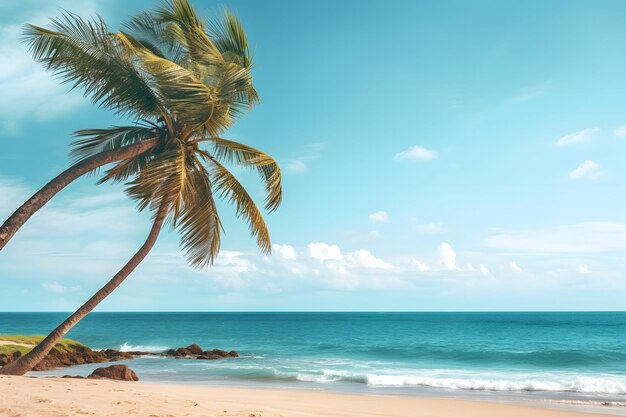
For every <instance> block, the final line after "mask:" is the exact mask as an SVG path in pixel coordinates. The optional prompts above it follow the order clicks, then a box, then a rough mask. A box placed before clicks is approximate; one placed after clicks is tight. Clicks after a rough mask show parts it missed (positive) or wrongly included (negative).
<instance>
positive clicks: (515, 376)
mask: <svg viewBox="0 0 626 417" xmlns="http://www.w3.org/2000/svg"><path fill="white" fill-rule="evenodd" d="M65 316H66V314H62V313H0V333H26V334H33V333H39V334H45V333H47V332H48V331H49V330H51V329H52V328H54V327H55V326H56V325H57V324H58V323H60V322H61V321H62V320H63V319H64V318H65ZM68 337H71V338H74V339H77V340H79V341H81V342H83V343H85V344H86V345H88V346H90V347H92V348H116V349H123V350H145V351H163V350H165V349H168V348H175V347H179V346H187V345H189V344H191V343H198V344H199V345H201V346H202V347H203V348H205V349H210V348H220V349H225V350H237V351H238V352H240V354H241V355H242V357H241V358H237V359H228V360H220V361H197V360H196V361H194V360H177V359H172V358H154V357H145V358H139V359H135V360H133V361H130V362H129V365H130V366H131V367H132V368H133V369H134V370H135V371H136V372H137V374H138V375H139V377H140V378H141V379H142V380H144V381H155V382H170V383H171V382H185V383H199V384H238V385H248V384H255V385H258V384H260V385H264V386H276V387H280V386H290V387H293V386H296V387H297V386H301V387H303V388H311V387H319V388H325V389H338V390H357V391H366V392H386V393H400V394H404V393H407V394H412V393H414V394H435V395H452V396H468V395H469V396H472V395H473V396H476V395H479V396H480V395H494V394H498V395H501V396H502V395H504V396H505V397H506V396H508V397H512V398H515V397H524V398H526V397H531V398H533V399H536V400H552V401H563V402H571V403H577V402H585V403H591V404H593V403H603V402H609V403H612V404H617V405H620V404H621V405H626V313H612V312H610V313H609V312H606V313H605V312H598V313H94V314H91V315H90V316H89V317H87V318H86V319H85V320H83V321H82V322H81V323H80V324H79V325H78V326H77V327H76V328H75V329H74V330H72V331H71V332H70V334H69V335H68ZM100 366H101V365H100ZM95 367H96V366H95V365H81V366H77V367H74V368H72V369H61V370H58V371H50V372H46V373H45V374H46V375H48V374H56V375H58V374H61V375H62V374H67V373H71V374H82V375H86V374H88V373H89V372H91V370H93V369H94V368H95Z"/></svg>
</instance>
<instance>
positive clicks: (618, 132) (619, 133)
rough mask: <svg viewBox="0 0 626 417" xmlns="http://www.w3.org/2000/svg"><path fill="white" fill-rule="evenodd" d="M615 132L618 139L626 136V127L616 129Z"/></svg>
mask: <svg viewBox="0 0 626 417" xmlns="http://www.w3.org/2000/svg"><path fill="white" fill-rule="evenodd" d="M613 132H614V133H615V136H618V137H624V136H626V125H624V126H619V127H616V128H615V130H614V131H613Z"/></svg>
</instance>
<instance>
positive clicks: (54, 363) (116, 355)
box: [0, 345, 153, 371]
mask: <svg viewBox="0 0 626 417" xmlns="http://www.w3.org/2000/svg"><path fill="white" fill-rule="evenodd" d="M141 355H153V353H149V352H120V351H118V350H114V349H105V350H92V349H90V348H88V347H87V346H83V345H70V346H69V349H68V350H59V349H56V348H53V349H52V350H51V351H50V352H49V353H48V355H46V357H45V358H43V360H42V361H41V362H39V364H37V366H35V368H33V371H48V370H50V369H55V368H64V367H67V366H72V365H82V364H85V363H105V362H115V361H121V360H127V359H133V358H135V357H137V356H141ZM20 356H21V354H20V352H15V353H13V355H0V366H4V365H6V364H7V363H9V362H12V361H14V360H16V359H17V358H19V357H20Z"/></svg>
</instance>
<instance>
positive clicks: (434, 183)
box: [0, 0, 626, 311]
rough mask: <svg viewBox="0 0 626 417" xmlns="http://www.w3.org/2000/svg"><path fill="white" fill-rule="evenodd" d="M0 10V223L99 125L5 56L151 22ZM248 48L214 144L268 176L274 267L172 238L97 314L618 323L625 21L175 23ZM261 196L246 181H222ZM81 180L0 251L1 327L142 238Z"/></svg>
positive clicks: (254, 9)
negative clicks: (241, 27) (65, 29)
mask: <svg viewBox="0 0 626 417" xmlns="http://www.w3.org/2000/svg"><path fill="white" fill-rule="evenodd" d="M75 3H76V2H73V1H69V0H55V1H35V0H26V1H21V2H19V3H14V4H10V5H7V4H2V5H0V92H1V96H2V97H1V98H0V126H1V127H2V129H1V130H0V146H1V148H0V149H2V152H0V217H2V219H4V218H6V217H7V216H8V215H9V214H10V213H11V212H12V211H13V210H14V209H15V208H17V207H18V206H19V205H20V204H21V203H22V202H23V201H24V200H25V199H26V198H27V197H28V196H29V195H30V194H31V193H32V192H34V191H35V190H36V189H37V188H38V187H40V186H42V185H43V184H44V183H45V182H46V181H48V180H49V179H51V178H52V177H53V176H54V175H56V174H57V173H58V172H60V171H61V170H62V169H63V168H64V167H66V166H67V164H68V156H67V149H68V144H69V143H70V141H71V133H72V132H73V131H75V130H77V129H81V128H98V127H106V126H109V125H111V124H115V123H122V121H120V120H119V119H116V118H115V117H114V116H112V115H111V114H109V113H107V112H103V111H101V110H99V109H97V108H95V106H93V105H92V104H91V103H90V102H89V101H88V100H86V99H84V98H82V96H81V95H80V93H79V92H72V93H69V94H68V93H67V88H66V87H65V86H63V85H60V84H59V83H58V81H56V80H54V79H53V78H52V77H51V76H50V75H49V74H47V73H46V72H45V71H43V69H42V68H41V67H40V66H38V65H37V64H35V63H33V62H32V60H31V59H30V58H29V56H28V54H27V53H26V51H25V47H24V45H23V44H20V43H19V30H20V25H22V24H23V23H25V22H34V23H39V24H43V23H45V21H46V18H48V17H51V16H55V15H57V14H58V10H59V8H67V9H69V10H71V11H75V12H77V13H79V14H81V15H84V16H88V15H93V14H94V13H99V14H101V15H102V16H103V17H104V18H105V19H106V20H107V21H108V22H110V24H111V26H112V27H113V28H116V27H117V25H118V24H119V23H120V22H121V21H123V20H124V19H125V18H127V17H128V16H130V15H132V14H133V13H135V12H137V11H139V10H142V9H145V8H149V7H152V6H154V5H155V4H156V3H157V2H155V1H147V0H145V1H137V2H127V1H126V2H122V1H106V2H105V1H98V0H86V1H82V2H80V4H75ZM195 4H196V5H197V6H198V8H199V9H200V10H201V11H202V12H203V13H204V14H205V15H207V16H210V15H211V14H214V13H217V12H219V10H220V7H221V6H223V5H224V4H225V5H227V6H228V7H229V8H231V9H233V10H235V11H236V12H237V13H238V14H239V15H240V16H241V18H242V20H243V21H244V24H245V26H246V29H247V31H248V34H249V37H250V40H251V43H252V44H253V45H254V46H255V48H256V67H255V70H254V76H255V83H256V86H257V88H258V90H259V92H260V94H261V97H262V100H263V103H262V105H261V106H259V107H258V108H256V109H254V111H253V112H251V113H250V114H249V115H247V116H246V117H245V118H244V119H243V120H241V121H240V122H239V124H238V125H237V126H236V127H235V128H233V129H232V130H231V131H230V132H228V133H227V134H226V135H225V136H226V137H229V138H233V139H236V140H240V141H242V142H244V143H246V144H249V145H252V146H255V147H258V148H260V149H263V150H264V151H266V152H268V153H270V154H272V155H273V156H275V157H276V158H277V160H278V161H279V163H280V164H281V166H282V168H283V171H284V204H283V205H282V207H281V208H280V209H279V210H278V211H277V212H276V213H273V214H271V215H269V216H268V217H267V220H268V224H269V227H270V231H271V233H272V240H273V242H274V244H275V247H274V253H273V255H272V256H271V257H266V256H264V255H262V254H260V253H259V252H258V250H256V248H255V246H254V241H253V240H251V239H250V238H249V237H248V236H247V231H246V227H245V224H243V223H241V222H240V221H238V220H237V219H236V218H234V216H233V215H232V209H231V208H230V207H228V206H223V207H222V213H223V214H222V216H223V219H224V222H225V226H226V229H227V234H226V238H225V239H224V244H223V251H222V254H221V255H220V258H219V259H218V261H217V263H216V264H215V266H213V267H212V268H209V269H206V270H193V269H191V268H190V267H188V266H187V265H186V264H185V260H184V258H183V257H182V255H181V253H180V251H179V248H178V240H177V236H176V234H175V233H169V232H166V233H164V234H163V235H162V236H161V238H160V240H159V242H158V244H157V246H156V247H155V248H154V250H153V252H152V254H151V255H150V256H149V257H148V258H147V259H146V261H145V262H144V264H142V265H141V266H140V267H139V268H138V269H137V270H136V272H135V273H134V274H133V275H132V276H131V278H129V280H128V281H127V282H126V283H125V284H124V285H123V286H122V287H121V288H120V289H119V290H118V291H117V292H116V293H115V294H114V295H112V296H111V297H109V299H107V300H106V301H105V302H104V303H103V304H102V305H101V307H100V310H101V311H107V310H122V311H126V310H166V311H174V310H207V311H213V310H416V311H422V310H424V311H428V310H605V309H609V310H610V309H613V310H624V309H625V308H626V305H625V304H624V301H623V300H624V292H625V291H626V280H625V279H624V274H625V273H626V214H625V210H624V206H625V203H626V196H624V193H623V192H622V191H623V188H624V187H623V184H624V183H626V164H624V162H623V160H624V155H625V154H626V127H625V125H626V76H625V75H624V69H625V67H626V54H624V44H625V40H626V26H624V25H623V22H624V21H625V20H626V7H624V4H623V3H622V2H618V1H614V2H611V1H600V2H588V1H580V2H577V1H550V2H544V1H541V2H539V1H536V2H532V1H530V2H523V3H519V2H502V1H476V2H471V3H468V2H461V1H422V2H409V1H369V2H365V3H364V2H352V1H342V2H334V1H320V2H306V3H305V2H292V1H264V2H258V1H252V0H248V1H230V2H225V3H224V2H212V1H202V2H200V1H196V2H195ZM238 173H239V174H240V175H241V176H242V178H243V181H244V182H245V183H246V184H247V185H249V186H250V188H251V189H252V190H253V193H254V194H255V195H256V196H258V197H261V193H260V191H261V190H260V188H259V184H258V181H257V180H256V178H255V177H253V176H251V175H250V174H248V173H245V172H238ZM94 183H95V181H94V178H93V177H90V178H85V179H83V180H80V181H78V182H76V183H74V184H72V185H71V186H70V187H68V188H67V189H66V190H64V191H63V192H62V193H61V194H59V195H58V196H57V197H56V198H55V199H54V200H53V202H52V203H51V204H49V205H48V206H46V207H45V208H44V209H43V210H41V211H40V212H39V213H38V214H37V215H36V216H35V217H34V218H33V219H32V220H31V221H30V222H29V223H28V224H27V225H26V226H25V227H24V228H23V229H22V230H21V231H20V232H19V234H18V235H17V236H16V237H15V238H14V240H13V241H12V242H11V243H10V244H9V245H8V246H7V247H6V248H5V249H4V250H3V251H2V252H1V253H0V277H1V278H2V282H3V289H2V291H0V310H4V311H53V310H63V311H66V310H73V309H74V308H75V307H77V306H78V305H80V303H81V302H82V301H84V300H85V299H86V298H87V297H88V296H89V295H90V294H91V293H93V292H94V291H95V290H96V289H97V288H99V286H100V285H102V284H103V283H104V282H105V281H106V280H108V279H109V278H110V277H111V276H112V275H113V274H114V273H115V272H116V271H117V270H118V269H119V267H120V266H122V265H123V264H124V263H125V261H126V260H127V259H128V258H129V257H130V256H131V255H132V253H134V251H135V250H136V249H137V248H138V247H139V246H140V244H141V243H142V241H143V239H144V238H145V235H146V234H147V232H148V230H149V227H150V222H149V218H148V217H149V216H148V215H147V214H146V213H136V211H135V209H134V206H133V203H132V202H130V201H129V200H128V199H126V197H125V196H124V194H123V192H122V187H121V186H95V184H94Z"/></svg>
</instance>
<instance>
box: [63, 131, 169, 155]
mask: <svg viewBox="0 0 626 417" xmlns="http://www.w3.org/2000/svg"><path fill="white" fill-rule="evenodd" d="M161 136H163V133H162V132H160V131H159V129H157V128H156V127H155V126H150V125H146V126H113V127H110V128H108V129H82V130H78V131H76V132H74V137H76V138H78V139H77V140H75V141H74V142H72V143H71V144H70V156H71V157H72V158H73V160H74V162H78V161H82V160H83V159H85V158H88V157H90V156H92V155H95V154H98V153H101V152H106V151H110V150H113V149H119V148H121V147H122V146H128V145H132V144H134V143H137V142H139V141H142V140H146V139H152V138H155V137H161Z"/></svg>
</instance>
